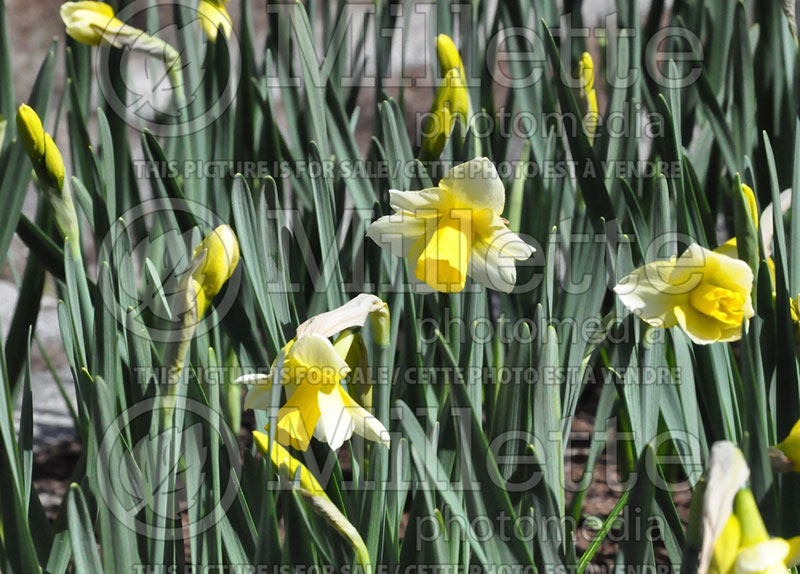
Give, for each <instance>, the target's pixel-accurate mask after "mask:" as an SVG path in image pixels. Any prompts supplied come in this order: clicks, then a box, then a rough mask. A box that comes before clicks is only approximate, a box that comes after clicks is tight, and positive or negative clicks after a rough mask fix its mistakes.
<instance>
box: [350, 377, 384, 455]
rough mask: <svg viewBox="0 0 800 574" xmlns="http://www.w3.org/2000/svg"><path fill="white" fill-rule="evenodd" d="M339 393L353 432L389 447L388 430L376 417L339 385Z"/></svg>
mask: <svg viewBox="0 0 800 574" xmlns="http://www.w3.org/2000/svg"><path fill="white" fill-rule="evenodd" d="M339 395H340V398H341V401H342V403H343V404H344V405H345V407H346V408H347V412H348V413H349V414H350V417H351V418H352V420H353V423H354V430H355V433H356V434H357V435H359V436H363V437H364V438H365V439H367V440H371V441H374V442H379V443H381V444H383V445H386V447H387V448H389V445H390V444H391V440H390V438H389V431H387V430H386V427H384V426H383V424H382V423H381V421H380V420H378V417H376V416H375V415H373V414H372V413H370V412H369V411H368V410H366V409H365V408H364V407H362V406H361V405H359V404H358V403H357V402H356V401H355V399H354V398H353V397H351V396H350V394H349V393H348V392H347V391H346V390H344V388H343V387H341V386H340V387H339Z"/></svg>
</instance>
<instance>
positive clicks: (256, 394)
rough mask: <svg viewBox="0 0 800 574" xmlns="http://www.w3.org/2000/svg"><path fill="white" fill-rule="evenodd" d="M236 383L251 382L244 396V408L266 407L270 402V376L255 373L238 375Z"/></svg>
mask: <svg viewBox="0 0 800 574" xmlns="http://www.w3.org/2000/svg"><path fill="white" fill-rule="evenodd" d="M234 382H236V383H245V384H253V388H251V389H250V390H249V391H248V392H247V396H245V398H244V408H246V409H266V408H267V407H268V406H269V404H270V394H271V391H272V376H271V375H263V374H255V375H245V376H243V377H239V378H238V379H236V381H234Z"/></svg>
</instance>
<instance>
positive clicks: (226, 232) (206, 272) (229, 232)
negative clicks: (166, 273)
mask: <svg viewBox="0 0 800 574" xmlns="http://www.w3.org/2000/svg"><path fill="white" fill-rule="evenodd" d="M192 261H193V265H192V268H193V271H192V279H193V281H194V290H195V292H196V297H197V299H196V300H197V318H198V319H200V317H202V315H203V313H204V312H205V310H206V309H207V308H208V305H209V304H210V303H211V300H212V299H213V298H214V297H215V296H216V295H217V293H219V292H220V291H221V290H222V287H223V286H224V285H225V282H226V281H228V279H230V278H231V275H233V272H234V271H235V270H236V266H237V265H238V264H239V241H238V240H237V239H236V234H235V233H234V232H233V229H231V228H230V226H228V225H220V226H219V227H217V228H216V229H215V230H214V231H212V232H211V233H209V234H208V235H207V236H206V237H205V239H203V241H202V242H201V243H200V245H198V246H197V247H195V249H194V253H193V254H192Z"/></svg>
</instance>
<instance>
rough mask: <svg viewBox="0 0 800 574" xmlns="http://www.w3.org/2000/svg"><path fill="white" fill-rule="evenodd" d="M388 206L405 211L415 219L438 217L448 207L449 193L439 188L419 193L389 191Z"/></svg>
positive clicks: (427, 189) (430, 188)
mask: <svg viewBox="0 0 800 574" xmlns="http://www.w3.org/2000/svg"><path fill="white" fill-rule="evenodd" d="M389 205H390V206H391V207H392V209H394V210H397V211H405V212H407V213H411V214H413V215H415V216H416V217H438V216H439V215H440V212H442V211H444V210H445V209H447V208H449V207H450V195H449V193H448V192H447V191H446V190H444V189H442V188H440V187H429V188H426V189H423V190H420V191H400V190H397V189H390V190H389Z"/></svg>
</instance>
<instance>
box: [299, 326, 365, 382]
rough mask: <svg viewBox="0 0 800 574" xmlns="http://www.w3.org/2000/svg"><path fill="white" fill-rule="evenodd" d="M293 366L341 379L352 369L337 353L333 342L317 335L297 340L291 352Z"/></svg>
mask: <svg viewBox="0 0 800 574" xmlns="http://www.w3.org/2000/svg"><path fill="white" fill-rule="evenodd" d="M289 357H290V358H291V361H292V364H293V365H295V364H296V365H298V366H300V367H303V368H306V369H309V368H318V369H322V370H323V373H324V374H331V375H333V376H334V377H336V378H341V377H343V376H345V375H346V374H347V373H349V372H350V367H348V366H347V363H346V362H345V360H344V359H342V358H341V357H340V356H339V354H338V353H337V352H336V349H334V348H333V345H332V344H331V342H330V341H329V340H328V339H326V338H325V337H322V336H320V335H317V334H311V335H306V336H305V337H301V338H300V339H298V340H297V342H296V343H295V344H294V345H292V348H291V350H290V351H289Z"/></svg>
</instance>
